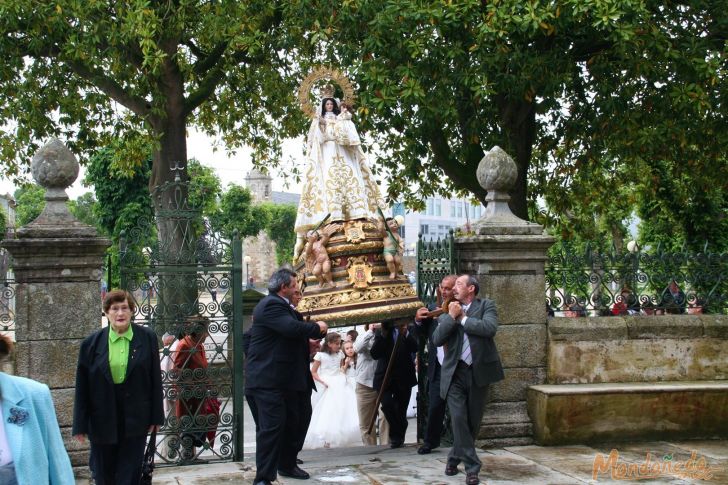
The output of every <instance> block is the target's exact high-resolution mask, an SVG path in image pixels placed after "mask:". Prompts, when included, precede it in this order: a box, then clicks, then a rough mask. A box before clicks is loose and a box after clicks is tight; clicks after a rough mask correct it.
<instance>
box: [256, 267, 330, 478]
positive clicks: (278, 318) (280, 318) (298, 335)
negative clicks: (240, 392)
mask: <svg viewBox="0 0 728 485" xmlns="http://www.w3.org/2000/svg"><path fill="white" fill-rule="evenodd" d="M296 290H297V286H296V273H294V272H293V271H291V270H289V269H285V268H282V269H279V270H277V271H276V272H275V273H273V275H272V276H271V278H270V282H269V283H268V291H269V294H268V296H266V297H265V298H263V299H262V300H261V301H260V302H259V303H258V305H257V306H256V307H255V310H254V311H253V326H252V327H251V332H250V344H249V347H248V355H247V357H248V358H247V381H246V384H245V388H246V390H245V393H246V395H247V396H248V397H249V398H250V399H252V400H253V402H254V406H255V408H256V409H257V417H258V423H257V425H258V429H257V430H256V436H255V441H256V452H255V463H256V466H257V471H256V475H255V481H254V483H255V484H256V485H258V484H262V485H266V484H270V483H271V482H273V481H275V480H276V478H277V473H280V474H281V475H283V476H286V477H290V478H300V479H306V478H309V474H308V473H306V472H305V471H303V470H301V468H300V467H299V466H298V465H297V464H296V455H297V454H298V451H299V448H298V447H299V436H300V434H301V432H302V431H301V422H302V421H303V420H305V414H306V409H307V408H308V409H309V410H310V406H311V404H310V389H311V388H312V386H313V379H312V377H311V372H310V371H309V367H308V350H306V352H305V353H304V350H303V349H304V347H303V342H304V341H307V339H309V338H318V337H320V336H321V334H322V333H326V331H327V330H328V327H327V325H326V324H325V323H324V322H316V323H308V322H304V321H302V320H301V319H300V318H299V317H300V314H298V315H297V314H296V313H297V312H296V311H295V310H294V309H293V308H291V300H292V298H293V297H294V294H295V292H296ZM305 395H308V396H309V402H308V403H306V402H304V401H305V400H306V399H305V398H304V396H305ZM309 412H310V411H309ZM309 419H310V418H309Z"/></svg>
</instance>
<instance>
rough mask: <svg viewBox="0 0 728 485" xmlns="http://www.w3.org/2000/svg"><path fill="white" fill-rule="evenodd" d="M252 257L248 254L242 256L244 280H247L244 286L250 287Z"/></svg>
mask: <svg viewBox="0 0 728 485" xmlns="http://www.w3.org/2000/svg"><path fill="white" fill-rule="evenodd" d="M251 259H252V258H251V257H250V256H247V255H246V256H245V257H244V258H243V261H245V281H246V282H247V283H246V285H245V287H246V288H250V260H251Z"/></svg>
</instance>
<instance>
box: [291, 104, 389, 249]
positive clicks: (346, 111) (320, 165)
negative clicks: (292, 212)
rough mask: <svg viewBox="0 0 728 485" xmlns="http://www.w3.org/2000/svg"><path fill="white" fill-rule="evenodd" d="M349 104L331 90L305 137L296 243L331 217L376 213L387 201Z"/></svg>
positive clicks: (362, 216) (373, 215)
mask: <svg viewBox="0 0 728 485" xmlns="http://www.w3.org/2000/svg"><path fill="white" fill-rule="evenodd" d="M350 109H351V107H350V106H348V105H347V104H345V103H342V105H341V109H340V107H339V104H338V103H337V101H336V100H335V99H334V98H333V97H330V96H326V97H324V99H323V100H322V102H321V110H320V112H319V113H316V116H315V118H313V119H312V120H311V125H310V127H309V130H308V137H307V140H306V152H305V153H306V168H305V169H304V172H303V189H302V193H301V201H300V203H299V205H298V213H297V215H296V225H295V231H296V234H297V239H298V243H297V245H296V246H297V247H296V251H295V254H296V255H298V254H299V251H300V242H301V241H302V240H303V238H304V237H305V235H306V232H307V231H309V230H311V229H314V228H316V227H317V226H318V225H319V224H320V223H321V221H323V220H324V219H325V218H326V216H327V215H329V219H328V220H327V222H336V221H351V220H355V219H370V220H376V219H378V215H377V208H378V207H384V199H383V198H382V196H381V194H380V192H379V186H378V185H377V183H376V181H375V180H374V177H373V175H372V172H371V170H370V169H369V167H368V165H367V161H366V155H365V154H364V151H363V150H362V147H361V140H360V138H359V134H358V133H357V131H356V127H355V126H354V123H353V122H352V121H351V112H350Z"/></svg>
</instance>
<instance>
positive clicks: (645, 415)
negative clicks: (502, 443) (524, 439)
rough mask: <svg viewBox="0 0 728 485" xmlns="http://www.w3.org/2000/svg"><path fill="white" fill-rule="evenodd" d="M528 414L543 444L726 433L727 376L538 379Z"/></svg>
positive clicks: (719, 434)
mask: <svg viewBox="0 0 728 485" xmlns="http://www.w3.org/2000/svg"><path fill="white" fill-rule="evenodd" d="M528 414H529V416H530V418H531V421H532V423H533V432H534V437H535V439H536V441H537V442H538V443H539V444H541V445H554V444H559V445H562V444H575V443H589V442H604V441H627V440H634V441H640V440H660V439H687V438H695V439H698V438H704V439H707V438H728V381H707V380H706V381H679V382H631V383H604V384H546V385H538V386H532V387H530V388H529V390H528Z"/></svg>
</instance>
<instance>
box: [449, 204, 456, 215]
mask: <svg viewBox="0 0 728 485" xmlns="http://www.w3.org/2000/svg"><path fill="white" fill-rule="evenodd" d="M455 204H457V202H455V201H454V200H451V201H450V217H455Z"/></svg>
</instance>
